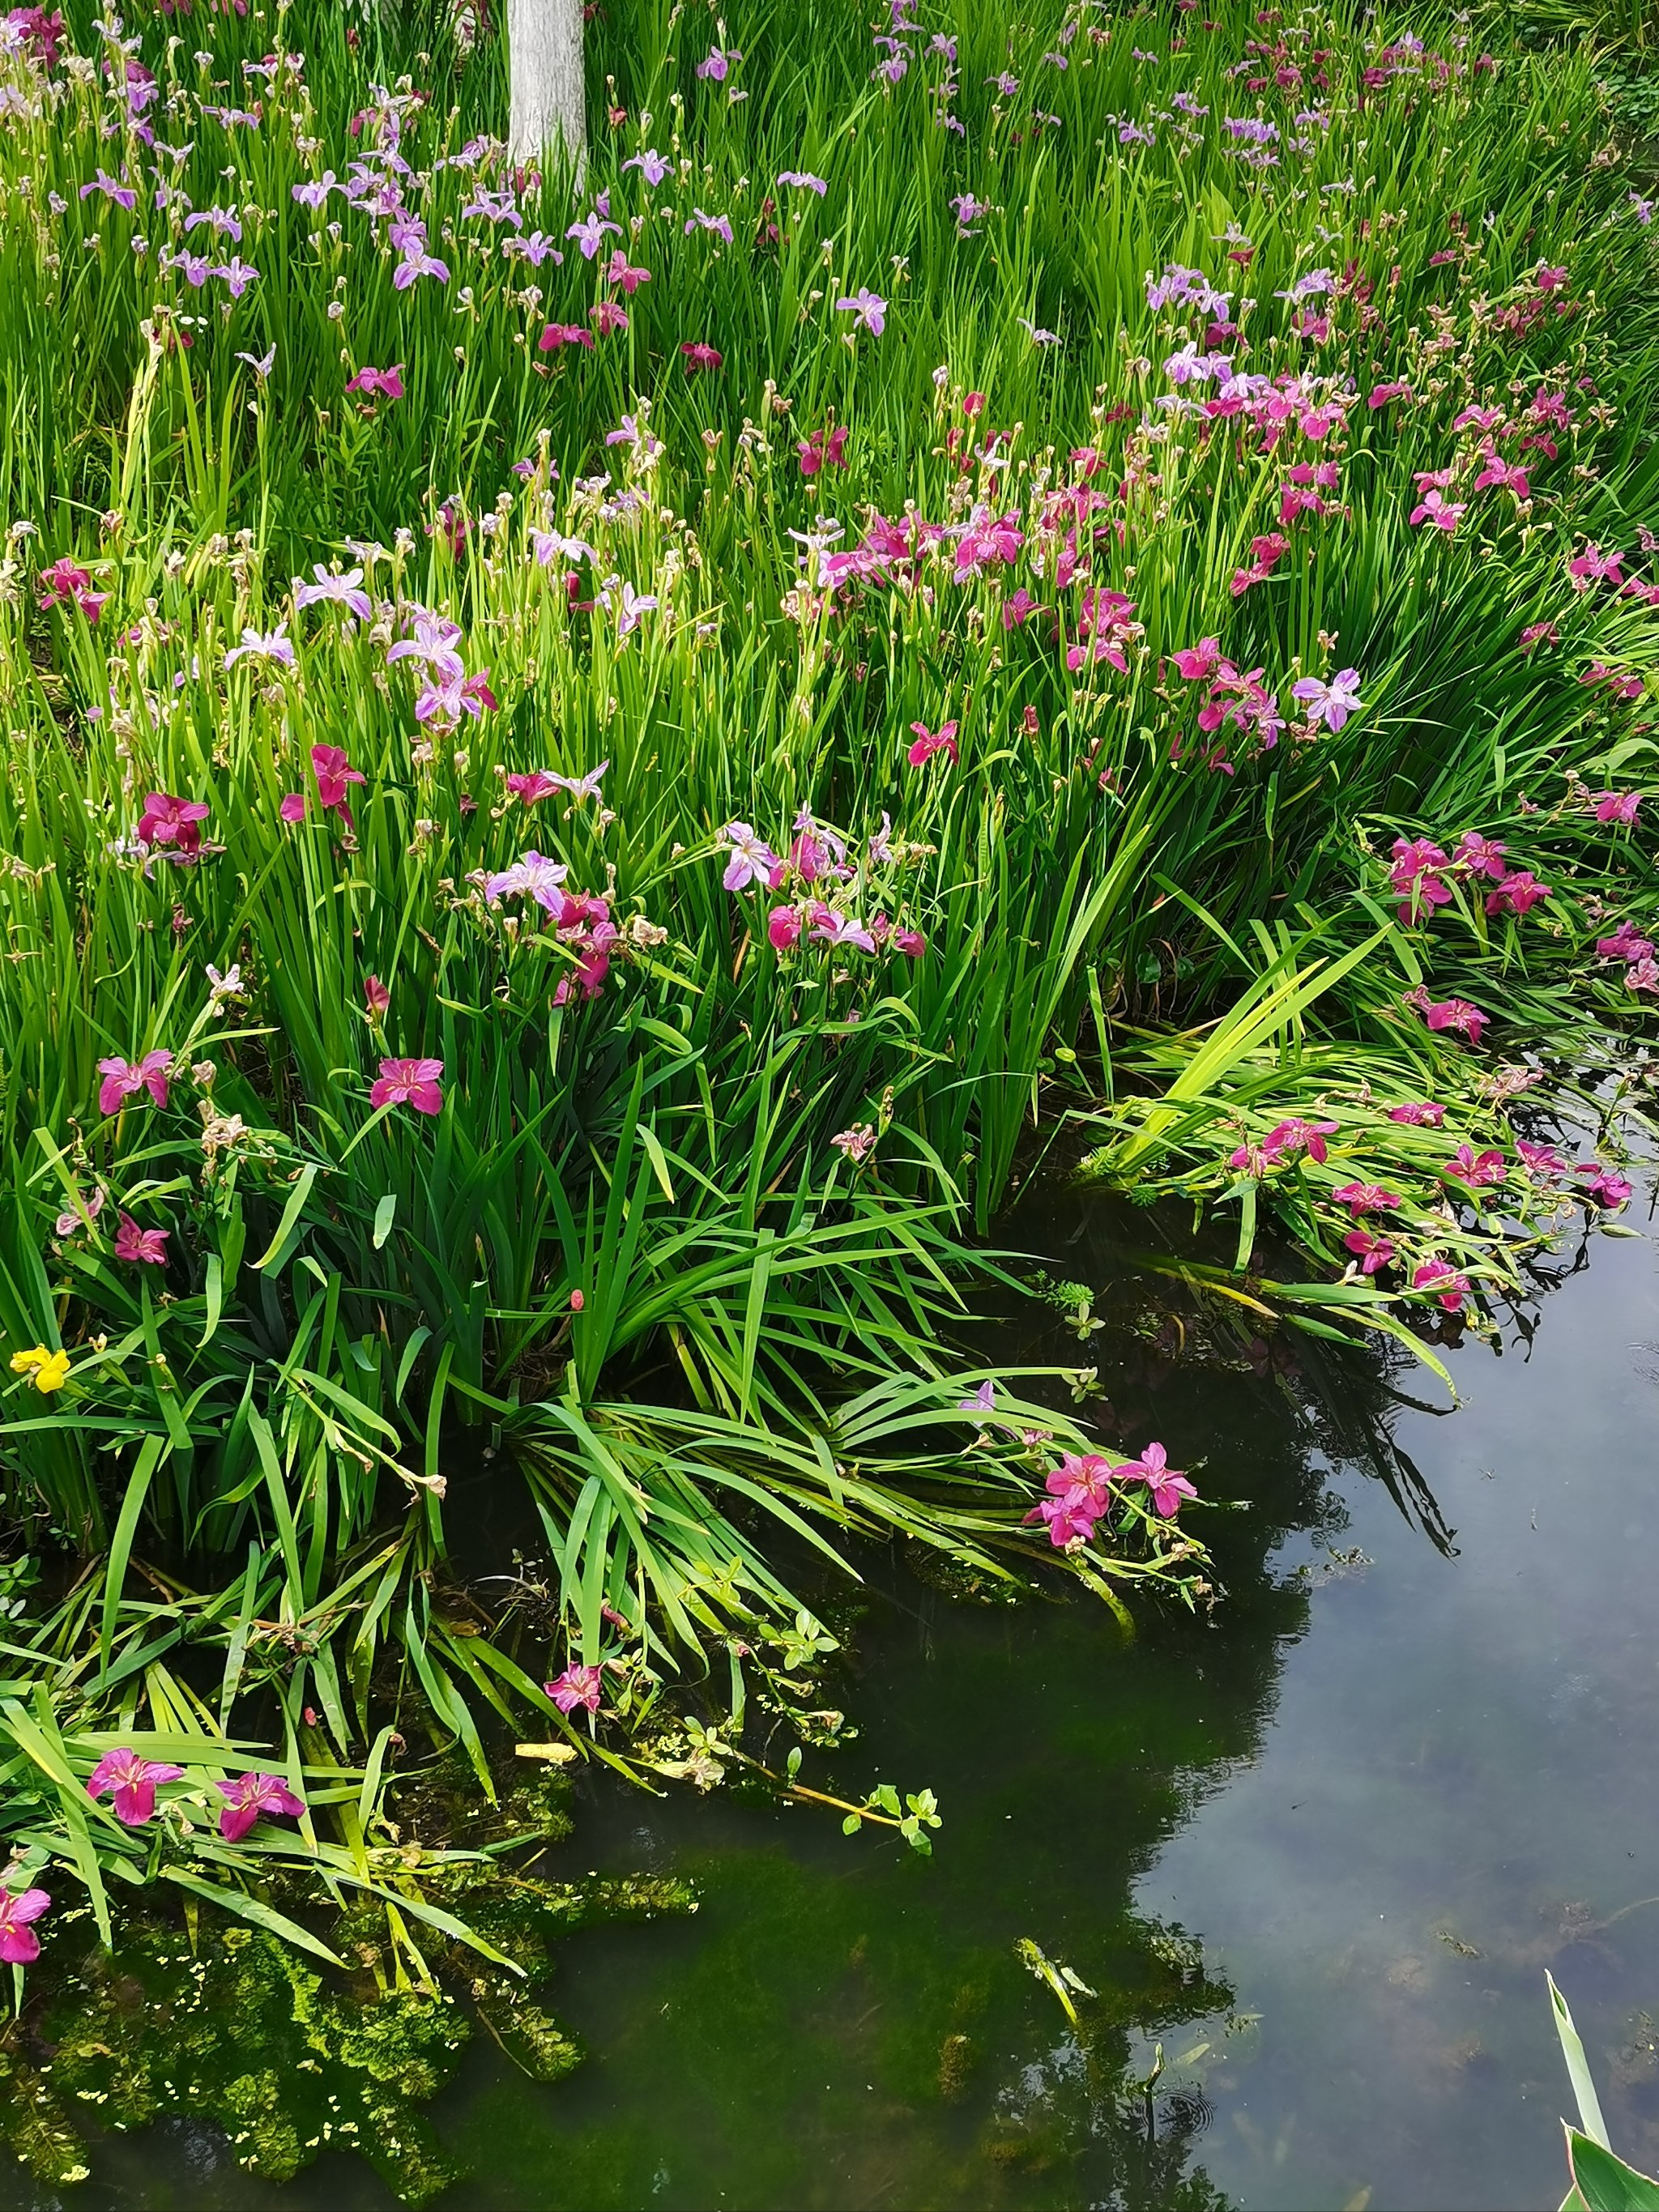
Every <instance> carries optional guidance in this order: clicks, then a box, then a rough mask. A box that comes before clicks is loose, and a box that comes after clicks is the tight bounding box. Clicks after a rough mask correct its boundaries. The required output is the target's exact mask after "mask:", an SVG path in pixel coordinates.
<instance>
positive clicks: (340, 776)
mask: <svg viewBox="0 0 1659 2212" xmlns="http://www.w3.org/2000/svg"><path fill="white" fill-rule="evenodd" d="M396 650H397V647H395V646H394V647H392V651H393V652H394V653H395V652H396ZM388 658H390V655H388ZM311 772H312V774H313V775H314V776H315V777H316V779H317V796H318V798H319V799H320V800H321V801H322V806H323V811H324V813H325V814H337V815H339V816H340V817H342V818H343V821H344V823H345V825H346V828H347V829H356V826H357V825H356V823H355V822H354V821H353V820H352V818H351V809H350V807H349V805H347V804H346V793H347V792H348V791H349V788H350V787H351V786H352V785H353V784H354V783H362V782H365V781H367V778H366V777H365V776H364V775H363V773H362V769H355V768H353V767H352V765H351V763H350V762H349V761H348V760H347V758H346V757H345V754H344V753H343V751H342V750H341V749H340V747H339V746H338V745H313V747H312V748H311ZM283 804H284V805H286V804H287V802H286V800H285V801H284V802H283Z"/></svg>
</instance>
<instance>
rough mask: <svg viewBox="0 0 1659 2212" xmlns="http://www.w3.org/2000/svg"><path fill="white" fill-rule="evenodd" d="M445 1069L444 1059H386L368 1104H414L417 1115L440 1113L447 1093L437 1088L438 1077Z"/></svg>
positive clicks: (370, 1093) (369, 1094)
mask: <svg viewBox="0 0 1659 2212" xmlns="http://www.w3.org/2000/svg"><path fill="white" fill-rule="evenodd" d="M443 1072H444V1064H443V1062H442V1060H382V1061H381V1062H380V1074H379V1076H378V1077H377V1078H376V1079H375V1081H374V1084H373V1085H371V1087H370V1090H369V1093H368V1103H369V1104H370V1105H371V1106H412V1107H413V1108H414V1109H415V1111H416V1113H417V1114H440V1113H441V1112H442V1111H443V1103H444V1094H443V1092H442V1091H441V1090H440V1088H439V1087H438V1078H439V1077H440V1076H441V1074H442V1073H443Z"/></svg>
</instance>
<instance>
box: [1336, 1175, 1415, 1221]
mask: <svg viewBox="0 0 1659 2212" xmlns="http://www.w3.org/2000/svg"><path fill="white" fill-rule="evenodd" d="M1331 1196H1332V1197H1333V1198H1334V1200H1336V1202H1337V1204H1338V1205H1339V1206H1346V1207H1347V1209H1348V1211H1349V1212H1350V1213H1352V1214H1353V1215H1354V1216H1355V1217H1356V1218H1358V1216H1359V1215H1360V1214H1362V1213H1392V1212H1394V1211H1395V1207H1396V1206H1398V1205H1399V1203H1400V1198H1399V1194H1398V1193H1397V1192H1395V1191H1392V1190H1384V1189H1383V1186H1382V1184H1381V1183H1376V1182H1345V1183H1344V1184H1342V1185H1341V1187H1340V1188H1339V1189H1336V1190H1334V1191H1333V1192H1332V1193H1331Z"/></svg>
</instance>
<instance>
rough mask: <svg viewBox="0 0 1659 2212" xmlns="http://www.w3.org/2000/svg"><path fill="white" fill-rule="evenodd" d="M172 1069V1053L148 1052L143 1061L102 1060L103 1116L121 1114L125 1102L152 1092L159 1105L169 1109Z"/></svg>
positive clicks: (100, 1094)
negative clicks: (168, 1077) (144, 1092)
mask: <svg viewBox="0 0 1659 2212" xmlns="http://www.w3.org/2000/svg"><path fill="white" fill-rule="evenodd" d="M172 1066H173V1054H171V1053H170V1052H160V1051H157V1052H147V1053H146V1054H144V1056H143V1059H142V1060H100V1061H99V1063H98V1073H100V1075H101V1076H102V1077H103V1081H102V1082H101V1083H100V1085H99V1086H98V1110H99V1112H100V1114H115V1113H118V1112H119V1111H120V1108H121V1103H122V1101H123V1100H124V1099H126V1098H135V1097H137V1095H138V1093H139V1092H140V1091H149V1095H150V1097H151V1098H152V1099H153V1100H154V1101H155V1104H156V1105H158V1106H165V1105H166V1104H167V1076H168V1073H169V1072H170V1071H171V1069H172Z"/></svg>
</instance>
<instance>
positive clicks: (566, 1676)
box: [547, 1666, 604, 1713]
mask: <svg viewBox="0 0 1659 2212" xmlns="http://www.w3.org/2000/svg"><path fill="white" fill-rule="evenodd" d="M603 1680H604V1677H603V1675H602V1674H601V1673H600V1670H599V1668H597V1667H576V1666H570V1667H567V1668H565V1670H564V1672H563V1674H560V1675H557V1676H556V1678H555V1679H554V1680H552V1681H550V1683H548V1685H547V1694H548V1696H549V1697H550V1698H551V1699H552V1700H553V1702H554V1704H555V1705H556V1706H557V1707H558V1709H559V1711H561V1712H562V1713H574V1711H576V1710H577V1708H578V1707H580V1709H581V1711H583V1712H587V1713H596V1712H598V1711H599V1688H600V1685H601V1683H602V1681H603Z"/></svg>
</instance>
